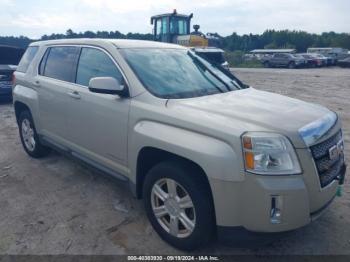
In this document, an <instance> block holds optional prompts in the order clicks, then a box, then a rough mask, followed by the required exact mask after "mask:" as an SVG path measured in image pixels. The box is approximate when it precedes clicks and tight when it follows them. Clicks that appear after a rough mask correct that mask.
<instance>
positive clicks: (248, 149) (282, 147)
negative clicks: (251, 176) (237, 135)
mask: <svg viewBox="0 0 350 262" xmlns="http://www.w3.org/2000/svg"><path fill="white" fill-rule="evenodd" d="M242 144H243V152H244V162H245V168H246V170H247V171H248V172H251V173H255V174H260V175H294V174H300V173H301V168H300V165H299V161H298V158H297V156H296V154H295V150H294V148H293V146H292V145H291V143H290V142H289V140H288V139H287V138H286V137H285V136H282V135H279V134H272V133H260V132H254V133H246V134H244V135H243V137H242Z"/></svg>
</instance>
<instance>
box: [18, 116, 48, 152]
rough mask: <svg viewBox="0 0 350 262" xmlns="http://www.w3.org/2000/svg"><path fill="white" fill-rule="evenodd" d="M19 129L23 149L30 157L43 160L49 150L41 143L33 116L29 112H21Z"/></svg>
mask: <svg viewBox="0 0 350 262" xmlns="http://www.w3.org/2000/svg"><path fill="white" fill-rule="evenodd" d="M18 127H19V134H20V137H21V142H22V145H23V148H24V150H25V151H26V152H27V154H28V155H30V156H31V157H34V158H41V157H44V156H46V155H47V154H48V153H49V151H50V150H49V148H47V147H45V146H43V145H42V144H41V143H40V140H39V137H38V134H37V133H36V130H35V126H34V122H33V118H32V115H31V114H30V112H29V111H23V112H21V114H20V116H19V120H18Z"/></svg>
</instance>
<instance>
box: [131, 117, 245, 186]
mask: <svg viewBox="0 0 350 262" xmlns="http://www.w3.org/2000/svg"><path fill="white" fill-rule="evenodd" d="M144 147H154V148H157V149H161V150H164V151H167V152H169V153H173V154H176V155H178V156H181V157H184V158H186V159H188V160H191V161H193V162H195V163H196V164H198V165H199V166H200V167H201V168H202V169H203V170H204V172H205V173H206V175H207V176H208V178H213V179H219V180H226V181H236V182H237V181H242V180H243V179H244V177H243V176H244V174H243V173H242V172H239V170H240V167H239V164H238V162H239V160H238V157H237V155H236V153H235V151H234V150H233V148H232V147H231V146H230V145H229V144H227V143H226V142H224V141H221V140H219V139H217V138H214V137H210V136H207V135H204V134H200V133H196V132H193V131H190V130H185V129H182V128H178V127H175V126H171V125H166V124H162V123H158V122H154V121H146V120H145V121H141V122H139V123H137V124H136V125H135V126H134V128H133V132H132V134H131V139H130V141H129V153H130V155H129V161H130V162H129V164H130V169H131V170H130V171H131V177H130V178H131V180H132V181H133V182H136V169H137V158H138V154H139V152H140V151H141V150H142V148H144ZM131 152H132V153H131Z"/></svg>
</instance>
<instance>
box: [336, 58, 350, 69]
mask: <svg viewBox="0 0 350 262" xmlns="http://www.w3.org/2000/svg"><path fill="white" fill-rule="evenodd" d="M337 65H338V66H340V67H350V56H349V57H347V58H345V59H342V60H339V61H338V63H337Z"/></svg>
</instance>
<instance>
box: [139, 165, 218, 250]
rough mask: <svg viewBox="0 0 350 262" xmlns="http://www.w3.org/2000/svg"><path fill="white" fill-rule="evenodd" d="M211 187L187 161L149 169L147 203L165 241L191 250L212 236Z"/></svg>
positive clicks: (145, 194) (155, 226) (154, 225)
mask: <svg viewBox="0 0 350 262" xmlns="http://www.w3.org/2000/svg"><path fill="white" fill-rule="evenodd" d="M174 185H175V186H174ZM209 190H210V189H209V188H208V183H207V182H206V181H205V180H204V179H203V177H201V174H199V172H198V170H197V168H195V167H194V166H193V165H191V164H189V163H186V162H182V161H167V162H162V163H159V164H157V165H156V166H154V167H153V168H152V169H151V170H150V171H149V172H148V174H147V175H146V178H145V182H144V185H143V200H144V205H145V209H146V213H147V216H148V219H149V220H150V222H151V224H152V226H153V228H154V230H155V231H156V232H157V233H158V234H159V236H160V237H161V238H162V239H163V240H164V241H166V242H168V243H169V244H170V245H172V246H174V247H176V248H178V249H181V250H188V251H189V250H194V249H196V248H198V247H201V246H203V245H205V244H207V243H208V242H209V241H210V240H212V238H213V234H214V231H215V224H216V223H215V214H214V212H215V211H214V208H213V204H212V199H211V194H210V192H208V191H209ZM172 192H173V193H172ZM174 192H175V193H174ZM159 196H162V197H159ZM184 199H186V204H184V203H185V200H184ZM174 200H175V201H174ZM159 210H161V214H160V213H159V212H157V211H159ZM156 213H157V216H156ZM185 218H186V219H185ZM174 225H175V226H174Z"/></svg>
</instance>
